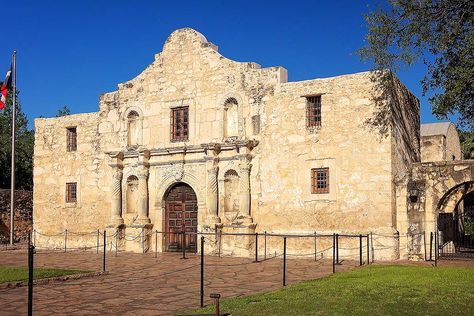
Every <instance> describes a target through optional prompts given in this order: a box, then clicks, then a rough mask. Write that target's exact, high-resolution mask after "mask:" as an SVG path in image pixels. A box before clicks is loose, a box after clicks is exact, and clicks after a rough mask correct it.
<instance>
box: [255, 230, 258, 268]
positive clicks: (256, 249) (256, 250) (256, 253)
mask: <svg viewBox="0 0 474 316" xmlns="http://www.w3.org/2000/svg"><path fill="white" fill-rule="evenodd" d="M255 262H258V233H255Z"/></svg>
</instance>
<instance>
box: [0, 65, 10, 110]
mask: <svg viewBox="0 0 474 316" xmlns="http://www.w3.org/2000/svg"><path fill="white" fill-rule="evenodd" d="M11 87H12V67H11V66H10V69H8V71H7V76H6V77H5V81H4V82H3V83H2V87H1V88H0V93H1V94H0V110H2V109H3V108H4V107H5V102H7V94H8V90H10V89H11Z"/></svg>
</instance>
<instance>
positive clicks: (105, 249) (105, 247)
mask: <svg viewBox="0 0 474 316" xmlns="http://www.w3.org/2000/svg"><path fill="white" fill-rule="evenodd" d="M106 252H107V231H106V230H105V229H104V257H103V260H102V271H104V272H105V253H106Z"/></svg>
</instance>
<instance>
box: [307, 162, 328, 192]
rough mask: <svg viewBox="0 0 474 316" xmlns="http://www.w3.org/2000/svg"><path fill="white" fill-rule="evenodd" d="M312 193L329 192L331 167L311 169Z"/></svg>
mask: <svg viewBox="0 0 474 316" xmlns="http://www.w3.org/2000/svg"><path fill="white" fill-rule="evenodd" d="M311 193H313V194H321V193H329V168H315V169H311Z"/></svg>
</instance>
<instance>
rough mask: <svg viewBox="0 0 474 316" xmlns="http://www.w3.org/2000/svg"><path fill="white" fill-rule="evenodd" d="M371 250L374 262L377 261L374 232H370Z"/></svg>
mask: <svg viewBox="0 0 474 316" xmlns="http://www.w3.org/2000/svg"><path fill="white" fill-rule="evenodd" d="M370 250H371V252H372V263H374V261H375V251H374V239H373V236H372V232H370Z"/></svg>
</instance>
